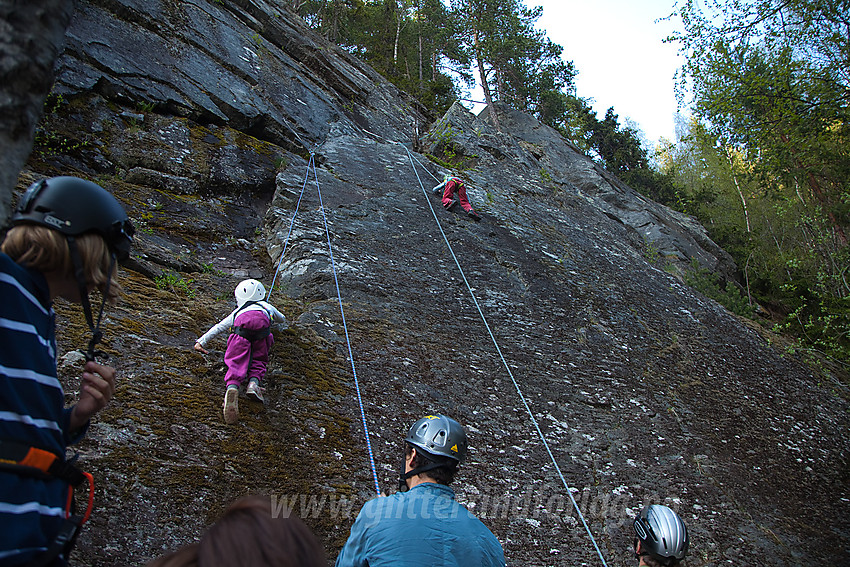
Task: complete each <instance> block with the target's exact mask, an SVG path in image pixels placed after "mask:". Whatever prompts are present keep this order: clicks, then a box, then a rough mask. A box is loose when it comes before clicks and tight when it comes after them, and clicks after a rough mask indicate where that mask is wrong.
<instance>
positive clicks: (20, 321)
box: [0, 253, 81, 565]
mask: <svg viewBox="0 0 850 567" xmlns="http://www.w3.org/2000/svg"><path fill="white" fill-rule="evenodd" d="M70 414H71V411H70V409H65V394H64V392H63V391H62V385H61V384H60V383H59V380H58V379H57V377H56V317H55V314H54V312H53V307H52V304H51V301H50V293H49V289H48V287H47V282H46V280H45V279H44V276H42V275H41V274H40V273H39V272H36V271H32V270H27V269H26V268H23V267H21V266H19V265H18V264H16V263H15V262H14V261H13V260H12V259H11V258H9V256H7V255H5V254H2V253H0V439H4V440H7V441H14V442H16V443H20V444H24V445H29V446H33V447H38V448H40V449H46V450H48V451H51V452H53V453H55V454H57V455H61V456H62V457H64V456H65V448H66V446H67V445H68V444H69V443H70V442H71V441H72V440H71V439H69V437H68V427H69V420H70ZM80 437H81V436H80ZM77 440H78V439H74V440H73V441H77ZM2 457H3V456H2V455H0V458H2ZM67 497H68V485H67V484H66V483H65V482H64V481H62V480H49V481H44V480H40V479H36V478H32V477H28V476H22V475H19V474H17V473H14V472H6V471H3V470H2V468H0V564H2V565H16V564H18V563H26V562H28V561H29V560H31V559H32V558H33V557H34V556H35V555H36V554H38V553H39V552H40V551H42V550H44V549H46V547H47V545H48V544H49V543H50V541H51V540H52V539H53V537H54V536H55V535H56V532H58V530H59V527H60V526H61V524H62V520H63V518H64V517H65V515H66V514H65V505H66V500H67Z"/></svg>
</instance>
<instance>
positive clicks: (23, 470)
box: [0, 440, 94, 567]
mask: <svg viewBox="0 0 850 567" xmlns="http://www.w3.org/2000/svg"><path fill="white" fill-rule="evenodd" d="M0 470H3V471H7V472H11V473H15V474H18V475H21V476H28V477H33V478H38V479H42V480H51V479H58V480H63V481H65V482H66V483H68V499H67V501H66V504H65V518H64V520H63V522H62V525H61V527H60V528H59V532H58V533H57V534H56V537H54V538H53V541H51V542H50V544H49V545H48V546H47V549H46V550H45V551H43V552H41V554H40V555H38V556H36V557H35V558H34V559H33V561H32V562H31V563H29V565H30V566H38V567H40V566H45V565H50V564H51V563H52V562H53V560H54V559H56V558H57V557H58V556H59V554H64V556H65V558H66V559H67V557H68V555H69V554H70V552H71V550H72V549H73V547H74V544H75V543H76V540H77V535H78V534H79V532H80V529H81V528H82V527H83V524H85V523H86V522H87V521H88V519H89V517H90V516H91V512H92V508H93V507H94V477H93V476H92V475H91V473H87V472H83V471H81V470H80V469H79V468H77V467H76V466H75V465H74V464H73V462H69V461H66V460H65V459H62V458H61V457H59V456H58V455H56V454H54V453H52V452H50V451H46V450H44V449H39V448H37V447H31V446H29V445H23V444H21V443H16V442H14V441H5V440H0ZM84 482H88V492H89V494H88V505H87V506H86V511H85V513H84V514H83V515H82V516H79V515H76V514H72V513H71V510H72V509H73V507H74V504H73V503H74V489H75V488H77V487H78V486H80V485H82V484H83V483H84Z"/></svg>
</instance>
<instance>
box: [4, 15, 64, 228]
mask: <svg viewBox="0 0 850 567" xmlns="http://www.w3.org/2000/svg"><path fill="white" fill-rule="evenodd" d="M74 6H75V2H74V0H26V1H24V2H22V1H15V0H0V21H2V22H3V26H0V225H5V224H6V219H7V218H8V215H9V212H10V203H11V197H12V191H13V190H14V188H15V184H16V183H17V181H18V174H19V173H20V171H21V168H22V167H23V165H24V163H26V160H27V158H28V157H29V154H30V151H32V144H33V138H34V136H35V127H36V125H37V124H38V121H39V119H40V118H41V114H42V110H43V107H44V99H45V98H47V95H48V93H49V92H50V89H51V87H52V86H53V79H54V74H53V64H54V63H55V61H56V58H57V57H58V56H59V53H61V51H62V46H63V44H64V40H65V29H66V28H67V27H68V23H69V22H70V21H71V15H72V14H73V13H74Z"/></svg>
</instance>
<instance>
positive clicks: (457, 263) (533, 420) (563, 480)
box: [396, 142, 608, 567]
mask: <svg viewBox="0 0 850 567" xmlns="http://www.w3.org/2000/svg"><path fill="white" fill-rule="evenodd" d="M396 143H397V144H399V145H400V146H402V147H403V148H404V149H405V151H407V155H408V157H409V158H410V165H411V166H412V167H413V172H414V173H415V174H416V179H417V180H418V181H419V187H420V188H421V189H422V193H423V194H424V195H425V199H426V201H427V202H428V206H429V207H430V209H431V214H432V215H433V216H434V221H435V222H436V223H437V227H438V228H439V229H440V234H442V236H443V240H444V241H445V243H446V246H447V247H448V249H449V253H450V254H451V256H452V259H454V262H455V266H457V269H458V271H459V272H460V275H461V278H463V283H464V284H466V289H467V290H468V291H469V295H470V296H471V297H472V301H473V303H474V304H475V308H476V309H477V310H478V315H479V316H480V317H481V321H483V322H484V327H485V328H486V329H487V333H488V334H489V335H490V340H492V341H493V345H494V346H495V347H496V352H497V353H498V354H499V358H500V359H501V361H502V364H503V365H504V367H505V370H507V372H508V376H509V377H510V379H511V382H512V383H513V385H514V388H515V389H516V392H517V394H518V395H519V398H520V400H521V401H522V405H523V406H525V411H526V412H528V416H529V417H530V418H531V423H532V424H533V425H534V429H535V430H536V431H537V435H538V437H539V438H540V440H541V442H542V443H543V446H544V447H545V448H546V452H547V453H548V454H549V458H550V459H551V461H552V464H553V465H555V470H556V471H557V473H558V476H559V477H560V479H561V483H562V484H563V485H564V488H565V489H566V491H567V494H568V495H569V497H570V501H571V502H572V504H573V508H575V511H576V513H577V514H578V517H579V519H580V520H581V523H582V525H583V526H584V529H585V531H587V535H588V536H590V541H591V542H592V543H593V547H594V548H595V549H596V553H597V555H599V559H600V560H601V561H602V565H603V566H605V567H607V565H608V564H607V563H606V562H605V557H603V555H602V551H601V550H600V549H599V545H598V544H597V543H596V538H594V537H593V532H591V531H590V527H589V526H588V525H587V522H586V521H585V519H584V514H582V513H581V510H580V509H579V507H578V503H576V500H575V498H574V497H573V493H572V490H571V489H570V487H569V485H568V484H567V480H566V478H564V474H563V473H562V472H561V467H560V466H558V462H557V461H556V460H555V456H554V455H553V453H552V450H551V449H550V447H549V443H548V442H547V441H546V437H545V436H544V435H543V431H542V430H541V429H540V425H539V424H538V422H537V419H536V418H535V417H534V413H533V412H532V411H531V408H530V407H529V405H528V401H527V400H526V398H525V395H524V394H523V393H522V389H521V388H520V387H519V383H518V382H517V381H516V378H514V374H513V372H512V371H511V367H510V366H509V365H508V363H507V361H506V360H505V357H504V355H503V354H502V349H501V348H500V347H499V343H498V342H497V341H496V337H495V336H494V335H493V331H492V330H491V329H490V324H489V323H488V322H487V318H486V317H485V316H484V312H483V311H482V310H481V306H480V305H479V303H478V299H477V298H476V297H475V293H474V292H473V290H472V286H471V285H470V284H469V281H468V280H467V279H466V274H464V272H463V268H462V267H461V265H460V261H459V260H458V258H457V256H456V255H455V253H454V250H453V249H452V245H451V244H450V243H449V239H448V237H447V236H446V233H445V231H444V230H443V227H442V225H441V224H440V219H439V218H438V217H437V213H436V212H435V211H434V207H433V205H432V204H431V200H430V199H428V192H427V191H426V189H425V186H424V185H423V184H422V179H420V177H419V172H418V171H417V170H416V165H415V164H414V158H413V155H412V153H411V152H410V150H409V149H407V147H406V146H405V145H404V144H401V143H400V142H396ZM417 161H418V160H417ZM420 165H422V164H421V163H420ZM422 167H423V169H425V171H428V169H427V168H425V167H424V166H422ZM428 173H430V172H428ZM431 176H432V177H434V174H431ZM434 179H437V178H436V177H434Z"/></svg>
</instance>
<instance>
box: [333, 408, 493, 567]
mask: <svg viewBox="0 0 850 567" xmlns="http://www.w3.org/2000/svg"><path fill="white" fill-rule="evenodd" d="M404 447H405V457H404V463H403V465H402V467H403V468H402V471H401V474H400V476H399V492H397V493H395V494H393V495H392V496H388V497H379V498H374V499H372V500H370V501H368V502H367V503H366V504H365V505H364V506H363V508H362V509H361V510H360V514H359V515H358V516H357V519H356V520H355V521H354V525H352V526H351V534H350V535H349V537H348V541H346V543H345V545H344V546H343V548H342V551H340V553H339V556H337V559H336V567H365V566H367V565H368V566H369V567H381V566H389V565H392V566H395V567H405V566H406V567H414V566H423V567H424V566H431V565H445V566H458V567H504V565H505V555H504V552H503V551H502V546H501V544H500V543H499V540H498V539H496V536H494V535H493V533H492V532H491V531H490V530H489V529H487V526H485V525H484V524H483V523H482V522H481V520H479V519H478V518H476V517H475V516H473V515H472V514H471V513H470V512H469V510H467V509H466V508H465V507H464V506H462V505H461V504H460V503H458V501H457V500H456V499H455V493H454V490H452V489H451V488H450V487H449V484H451V482H452V481H453V480H454V475H455V473H456V472H457V467H458V465H459V464H460V463H461V462H462V461H463V460H464V458H465V457H466V449H467V439H466V432H465V431H464V429H463V427H462V426H461V425H460V424H459V423H458V422H457V421H455V420H453V419H451V418H449V417H446V416H444V415H428V416H425V417H423V418H422V419H420V420H418V421H417V422H416V423H414V424H413V427H411V428H410V431H409V433H408V434H407V437H406V438H405V440H404Z"/></svg>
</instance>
